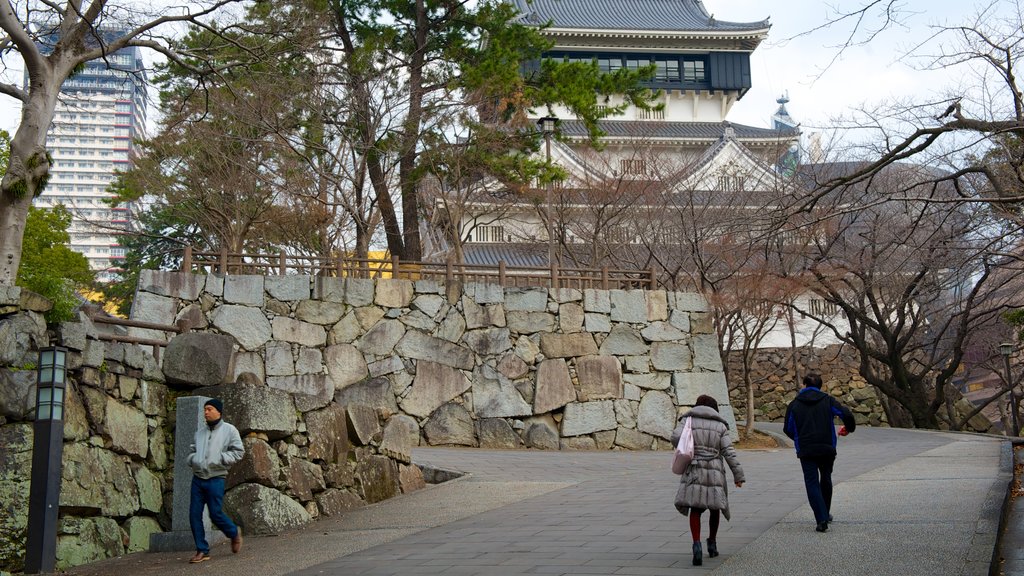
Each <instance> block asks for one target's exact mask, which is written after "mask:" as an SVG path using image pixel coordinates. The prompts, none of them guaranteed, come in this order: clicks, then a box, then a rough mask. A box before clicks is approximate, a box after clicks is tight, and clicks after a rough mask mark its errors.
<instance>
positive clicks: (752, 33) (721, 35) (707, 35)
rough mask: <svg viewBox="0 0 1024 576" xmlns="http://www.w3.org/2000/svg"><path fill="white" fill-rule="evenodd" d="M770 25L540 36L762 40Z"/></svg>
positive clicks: (564, 31)
mask: <svg viewBox="0 0 1024 576" xmlns="http://www.w3.org/2000/svg"><path fill="white" fill-rule="evenodd" d="M770 28H771V25H766V26H764V27H763V28H760V29H754V30H722V31H720V32H709V31H707V30H606V29H597V28H556V27H551V28H545V29H544V30H543V32H542V34H545V35H549V36H590V37H601V38H651V39H673V38H686V39H690V40H759V39H761V40H763V39H764V38H767V37H768V32H769V30H770Z"/></svg>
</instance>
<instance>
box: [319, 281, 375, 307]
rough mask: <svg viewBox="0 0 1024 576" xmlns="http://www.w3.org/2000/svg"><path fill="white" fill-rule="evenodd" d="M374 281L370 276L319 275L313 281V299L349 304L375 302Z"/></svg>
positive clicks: (366, 304) (360, 304) (365, 304)
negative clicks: (339, 276)
mask: <svg viewBox="0 0 1024 576" xmlns="http://www.w3.org/2000/svg"><path fill="white" fill-rule="evenodd" d="M374 291H375V285H374V281H373V280H371V279H368V278H346V277H341V278H338V277H334V276H318V277H317V278H316V280H315V281H314V283H313V299H314V300H324V301H327V302H341V303H344V304H348V305H349V306H368V305H370V304H373V296H374Z"/></svg>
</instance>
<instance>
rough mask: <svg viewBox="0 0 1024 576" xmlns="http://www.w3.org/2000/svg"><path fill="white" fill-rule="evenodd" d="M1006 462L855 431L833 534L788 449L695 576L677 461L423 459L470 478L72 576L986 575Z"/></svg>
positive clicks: (752, 460) (635, 456)
mask: <svg viewBox="0 0 1024 576" xmlns="http://www.w3.org/2000/svg"><path fill="white" fill-rule="evenodd" d="M767 427H768V428H769V429H773V427H772V426H771V425H768V426H767ZM774 429H776V430H777V427H776V428H774ZM1009 453H1010V450H1009V447H1008V445H1006V443H1004V442H1001V441H999V440H998V439H994V438H990V437H984V436H977V435H968V434H948V433H939V432H922V431H911V430H892V429H885V428H878V429H870V428H862V429H859V430H858V431H857V432H856V433H855V434H853V435H851V436H848V437H846V438H842V439H841V440H840V456H839V459H838V460H837V464H836V471H835V478H836V480H837V482H838V484H837V486H836V491H835V496H834V500H833V509H832V512H833V515H834V516H835V522H834V523H833V524H832V525H831V529H830V530H829V531H828V532H827V533H824V534H820V533H817V532H815V531H814V523H813V520H812V515H811V512H810V508H809V507H808V506H807V503H806V500H805V496H804V490H803V482H802V480H801V476H800V471H799V466H798V464H797V461H796V458H795V457H794V456H793V453H792V450H791V449H788V448H781V449H778V450H766V451H742V452H741V453H740V460H741V462H742V464H743V466H744V469H745V470H746V474H747V484H745V485H744V487H743V488H739V489H735V488H734V489H732V490H731V492H730V502H731V505H732V515H733V518H732V521H731V522H724V521H723V523H722V527H721V529H720V532H719V536H718V542H719V549H720V551H721V553H722V554H721V556H719V557H718V558H714V559H710V558H706V557H705V562H704V566H703V567H699V568H698V567H694V566H691V565H690V544H689V537H688V528H687V524H686V520H685V518H684V517H682V516H680V515H679V514H678V513H677V512H676V511H675V509H674V508H673V506H672V500H673V497H674V494H675V489H676V486H677V480H676V477H674V476H673V475H672V474H671V472H669V463H670V459H671V458H670V456H669V454H668V453H665V452H662V453H658V452H654V453H651V452H541V451H489V450H471V449H436V448H430V449H418V450H417V451H416V452H415V454H414V459H415V460H416V461H417V462H419V463H421V464H429V465H432V466H435V467H437V468H445V469H453V470H460V471H465V472H469V473H470V475H469V476H466V477H464V478H460V479H458V480H454V481H451V482H447V483H445V484H441V485H436V486H431V487H429V488H427V489H425V490H422V491H419V492H414V493H411V494H407V495H403V496H400V497H398V498H395V499H392V500H389V501H386V502H381V503H378V504H376V505H373V506H367V507H365V508H362V509H359V510H355V511H352V512H351V513H349V514H346V515H344V516H342V517H340V518H332V519H327V520H324V521H320V522H318V523H315V524H314V525H312V526H309V527H306V528H304V529H302V530H299V531H295V532H292V533H288V534H284V535H281V536H276V537H262V538H256V537H253V538H247V539H246V543H245V548H244V549H243V551H242V553H241V554H239V555H232V554H230V552H229V551H228V549H227V547H226V546H225V545H220V546H217V547H215V548H214V550H213V559H212V560H211V561H210V562H205V563H203V564H200V565H198V566H192V565H189V564H187V562H186V560H187V558H188V557H189V556H190V555H191V553H177V554H174V553H163V554H147V553H143V554H134V555H130V556H126V557H124V558H120V559H115V560H109V561H104V562H98V563H95V564H90V565H88V566H83V567H79V568H77V569H75V570H73V571H72V572H71V574H78V575H83V576H86V575H99V574H134V573H142V572H145V573H146V574H152V575H158V576H159V575H166V576H174V575H179V574H182V575H185V574H187V575H193V574H211V575H212V574H215V575H217V576H264V575H266V576H277V575H282V574H289V575H294V576H313V575H345V576H355V575H379V576H385V575H396V574H408V575H420V574H443V575H477V574H479V575H487V576H491V575H506V574H508V575H512V574H552V575H557V574H624V575H662V574H663V575H673V576H675V575H679V574H697V573H713V574H722V575H725V574H729V575H733V574H750V575H774V574H778V575H780V576H781V575H787V576H789V575H791V574H850V575H868V574H871V575H886V574H893V575H897V574H898V575H899V576H916V575H921V576H924V575H928V576H942V575H947V574H948V575H978V576H981V575H983V574H988V571H989V564H990V561H991V557H992V551H993V547H994V544H995V539H996V528H997V524H998V519H999V514H1000V507H1001V504H1002V500H1003V498H1004V496H1005V494H1006V487H1007V484H1008V482H1009V479H1010V474H1011V467H1010V463H1009V460H1008V458H1009ZM705 530H706V525H705ZM705 537H706V534H705ZM1013 546H1014V547H1016V545H1015V544H1014V545H1013Z"/></svg>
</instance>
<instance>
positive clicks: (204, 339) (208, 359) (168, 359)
mask: <svg viewBox="0 0 1024 576" xmlns="http://www.w3.org/2000/svg"><path fill="white" fill-rule="evenodd" d="M234 350H235V343H234V340H233V339H232V338H231V337H230V336H225V335H223V334H210V333H204V332H190V333H188V334H178V335H177V336H175V337H174V338H172V339H171V341H170V342H169V343H168V344H167V349H166V350H165V351H164V356H163V372H164V377H165V378H166V381H167V383H168V384H170V385H172V386H178V387H181V388H186V389H191V388H199V387H204V386H216V385H218V384H223V383H225V382H230V381H231V377H232V376H233V368H234V366H233V364H232V362H233V360H234Z"/></svg>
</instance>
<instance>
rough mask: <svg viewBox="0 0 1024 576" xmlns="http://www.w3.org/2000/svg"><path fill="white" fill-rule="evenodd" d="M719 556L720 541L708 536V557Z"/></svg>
mask: <svg viewBox="0 0 1024 576" xmlns="http://www.w3.org/2000/svg"><path fill="white" fill-rule="evenodd" d="M715 556H718V542H716V541H714V540H712V539H711V538H708V557H709V558H714V557H715Z"/></svg>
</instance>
